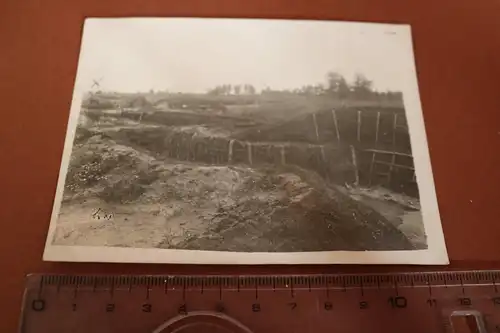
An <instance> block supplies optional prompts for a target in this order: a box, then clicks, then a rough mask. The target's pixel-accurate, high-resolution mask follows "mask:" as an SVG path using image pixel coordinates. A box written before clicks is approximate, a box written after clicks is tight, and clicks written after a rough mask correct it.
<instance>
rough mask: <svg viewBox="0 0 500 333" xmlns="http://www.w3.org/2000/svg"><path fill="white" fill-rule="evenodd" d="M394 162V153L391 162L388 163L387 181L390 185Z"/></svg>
mask: <svg viewBox="0 0 500 333" xmlns="http://www.w3.org/2000/svg"><path fill="white" fill-rule="evenodd" d="M395 163H396V154H393V155H392V160H391V164H390V165H389V176H388V177H387V183H388V184H389V185H390V184H391V178H392V170H393V168H394V164H395Z"/></svg>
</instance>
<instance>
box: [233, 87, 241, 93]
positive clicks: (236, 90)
mask: <svg viewBox="0 0 500 333" xmlns="http://www.w3.org/2000/svg"><path fill="white" fill-rule="evenodd" d="M233 89H234V94H235V95H239V94H240V91H241V85H239V84H237V85H235V86H234V87H233Z"/></svg>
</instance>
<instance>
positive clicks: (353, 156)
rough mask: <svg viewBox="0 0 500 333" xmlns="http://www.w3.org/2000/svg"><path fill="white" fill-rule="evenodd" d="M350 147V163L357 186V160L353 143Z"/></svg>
mask: <svg viewBox="0 0 500 333" xmlns="http://www.w3.org/2000/svg"><path fill="white" fill-rule="evenodd" d="M350 147H351V156H352V164H353V165H354V178H355V181H354V185H356V186H358V185H359V170H358V161H357V159H356V149H355V148H354V146H353V145H351V146H350Z"/></svg>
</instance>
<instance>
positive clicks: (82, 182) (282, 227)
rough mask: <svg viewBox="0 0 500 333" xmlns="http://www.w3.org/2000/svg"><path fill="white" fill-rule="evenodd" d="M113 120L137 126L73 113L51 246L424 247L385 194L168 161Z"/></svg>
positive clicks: (412, 222)
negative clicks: (120, 136)
mask: <svg viewBox="0 0 500 333" xmlns="http://www.w3.org/2000/svg"><path fill="white" fill-rule="evenodd" d="M117 126H118V127H126V126H132V127H133V126H138V124H137V123H134V122H131V121H123V122H122V123H118V122H116V120H109V119H108V120H106V119H101V120H100V122H99V123H98V124H96V123H94V122H92V121H91V120H88V119H83V120H82V121H81V127H79V128H78V131H77V135H76V139H75V145H74V148H73V152H72V156H71V163H70V167H69V170H68V173H67V178H66V185H65V192H64V198H63V202H62V205H61V210H60V215H59V220H58V225H57V229H56V233H55V237H54V240H53V243H54V244H57V245H84V246H120V247H134V248H170V249H174V248H175V249H193V250H218V251H244V252H256V251H257V252H300V251H331V250H356V251H363V250H403V249H406V250H410V249H418V248H425V247H426V245H425V234H424V233H423V230H420V229H419V227H418V226H419V225H422V223H421V217H420V216H419V214H420V213H419V211H418V208H416V207H413V208H412V207H410V206H408V204H407V203H405V202H402V201H401V200H388V199H387V195H388V194H387V193H383V194H380V193H374V192H373V191H372V192H369V191H364V192H363V191H356V189H342V188H338V187H334V186H330V185H328V184H325V182H324V180H323V179H322V178H321V177H319V176H318V175H316V174H315V173H314V172H310V171H305V170H302V169H300V168H297V167H289V168H284V167H281V168H278V167H276V166H269V167H262V166H260V167H258V168H252V167H249V166H243V165H204V164H202V163H198V162H196V163H195V162H186V161H177V160H173V159H169V158H167V157H165V156H162V155H158V154H156V153H152V152H149V151H147V150H145V149H141V148H138V147H136V146H134V145H133V144H131V143H130V142H127V141H124V140H122V141H119V140H116V141H115V140H113V139H111V138H110V137H108V136H107V135H105V134H103V133H104V132H105V131H103V130H104V129H105V128H108V130H109V129H110V128H112V127H115V128H116V127H117ZM141 126H143V125H141ZM89 129H91V130H89ZM96 129H98V130H100V132H101V134H96V131H95V130H96ZM111 130H112V129H111Z"/></svg>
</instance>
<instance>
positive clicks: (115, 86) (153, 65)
mask: <svg viewBox="0 0 500 333" xmlns="http://www.w3.org/2000/svg"><path fill="white" fill-rule="evenodd" d="M412 66H413V58H412V50H411V40H410V34H409V29H408V28H407V27H405V26H397V25H382V24H361V23H360V24H358V23H340V22H318V21H285V20H233V19H231V20H230V19H172V18H170V19H166V18H163V19H89V20H87V21H86V24H85V29H84V36H83V44H82V52H81V58H80V63H79V83H80V84H82V85H83V86H88V87H89V88H90V87H91V85H92V79H96V78H101V77H102V81H101V88H102V89H103V90H112V91H121V92H136V91H147V90H149V89H155V90H169V91H179V92H206V91H207V90H208V89H211V88H213V87H214V86H216V85H220V84H244V83H250V84H253V85H254V86H255V87H256V88H257V89H263V88H265V87H267V86H269V87H271V88H273V89H293V88H298V87H301V86H303V85H306V84H316V83H324V82H325V75H326V73H327V72H328V71H336V72H338V73H341V74H342V75H344V76H345V77H346V78H347V79H348V80H352V78H353V76H354V75H355V73H362V74H364V75H365V76H366V77H367V78H368V79H370V80H372V81H373V82H374V87H375V88H376V89H378V90H399V89H400V88H399V87H401V80H402V78H403V77H407V75H401V73H403V72H405V71H406V72H407V71H408V70H412Z"/></svg>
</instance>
